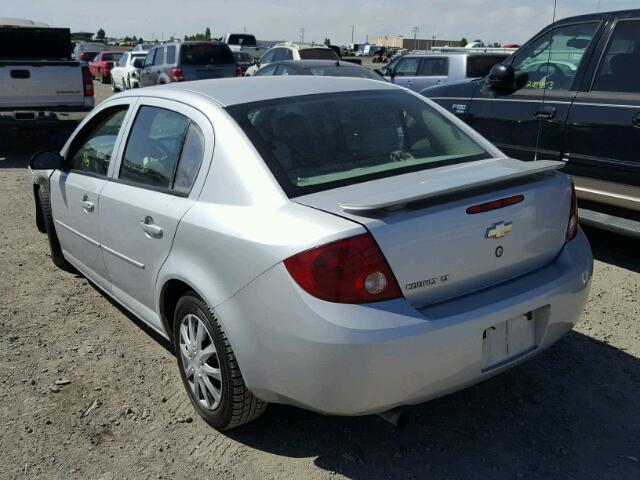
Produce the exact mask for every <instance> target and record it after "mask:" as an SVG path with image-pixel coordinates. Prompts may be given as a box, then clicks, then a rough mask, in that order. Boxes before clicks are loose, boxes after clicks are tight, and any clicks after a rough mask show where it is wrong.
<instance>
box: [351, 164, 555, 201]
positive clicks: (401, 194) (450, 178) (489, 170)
mask: <svg viewBox="0 0 640 480" xmlns="http://www.w3.org/2000/svg"><path fill="white" fill-rule="evenodd" d="M562 167H564V163H563V162H557V161H553V160H538V161H534V162H522V161H520V160H514V159H512V158H501V159H490V160H480V161H477V162H470V163H463V164H458V165H451V166H447V167H440V168H435V169H433V170H424V171H423V172H420V173H422V175H419V176H416V175H415V173H414V174H410V175H411V177H410V178H411V180H412V181H411V183H408V182H398V188H397V189H389V190H385V191H382V192H379V193H375V194H372V195H367V196H365V197H362V198H357V199H354V200H350V201H348V202H343V203H340V208H342V209H343V210H347V211H352V212H367V211H374V210H383V209H388V208H400V207H403V206H405V205H406V204H408V203H412V202H417V201H420V200H427V199H434V198H437V197H442V196H445V195H451V194H455V193H460V192H463V191H466V190H473V189H477V188H482V187H486V186H488V185H492V184H496V183H502V182H508V181H511V180H515V179H520V178H523V177H528V176H531V175H536V174H542V173H547V172H551V171H553V170H559V169H561V168H562ZM396 178H399V177H396Z"/></svg>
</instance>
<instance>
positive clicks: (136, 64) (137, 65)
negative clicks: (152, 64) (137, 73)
mask: <svg viewBox="0 0 640 480" xmlns="http://www.w3.org/2000/svg"><path fill="white" fill-rule="evenodd" d="M133 66H134V68H142V67H144V60H143V59H142V58H136V59H135V60H134V61H133Z"/></svg>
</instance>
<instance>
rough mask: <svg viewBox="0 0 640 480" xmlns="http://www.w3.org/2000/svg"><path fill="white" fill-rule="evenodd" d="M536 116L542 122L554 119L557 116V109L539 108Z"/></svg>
mask: <svg viewBox="0 0 640 480" xmlns="http://www.w3.org/2000/svg"><path fill="white" fill-rule="evenodd" d="M535 116H536V118H540V119H542V120H549V119H551V118H554V117H555V116H556V107H538V108H537V109H536V114H535Z"/></svg>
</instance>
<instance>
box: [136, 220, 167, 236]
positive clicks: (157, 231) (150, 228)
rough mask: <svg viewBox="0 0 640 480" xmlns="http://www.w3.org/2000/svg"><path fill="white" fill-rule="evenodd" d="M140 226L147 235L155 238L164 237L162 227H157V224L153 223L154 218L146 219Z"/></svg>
mask: <svg viewBox="0 0 640 480" xmlns="http://www.w3.org/2000/svg"><path fill="white" fill-rule="evenodd" d="M140 226H141V227H142V230H144V231H145V233H146V234H147V235H149V236H150V237H154V238H160V237H162V227H161V226H160V225H156V224H155V223H153V218H151V217H148V216H147V217H145V219H144V220H143V221H142V222H140Z"/></svg>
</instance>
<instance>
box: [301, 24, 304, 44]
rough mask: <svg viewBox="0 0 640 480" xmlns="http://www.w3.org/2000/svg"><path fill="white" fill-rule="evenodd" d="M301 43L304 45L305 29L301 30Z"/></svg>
mask: <svg viewBox="0 0 640 480" xmlns="http://www.w3.org/2000/svg"><path fill="white" fill-rule="evenodd" d="M300 43H304V27H302V28H301V29H300Z"/></svg>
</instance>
